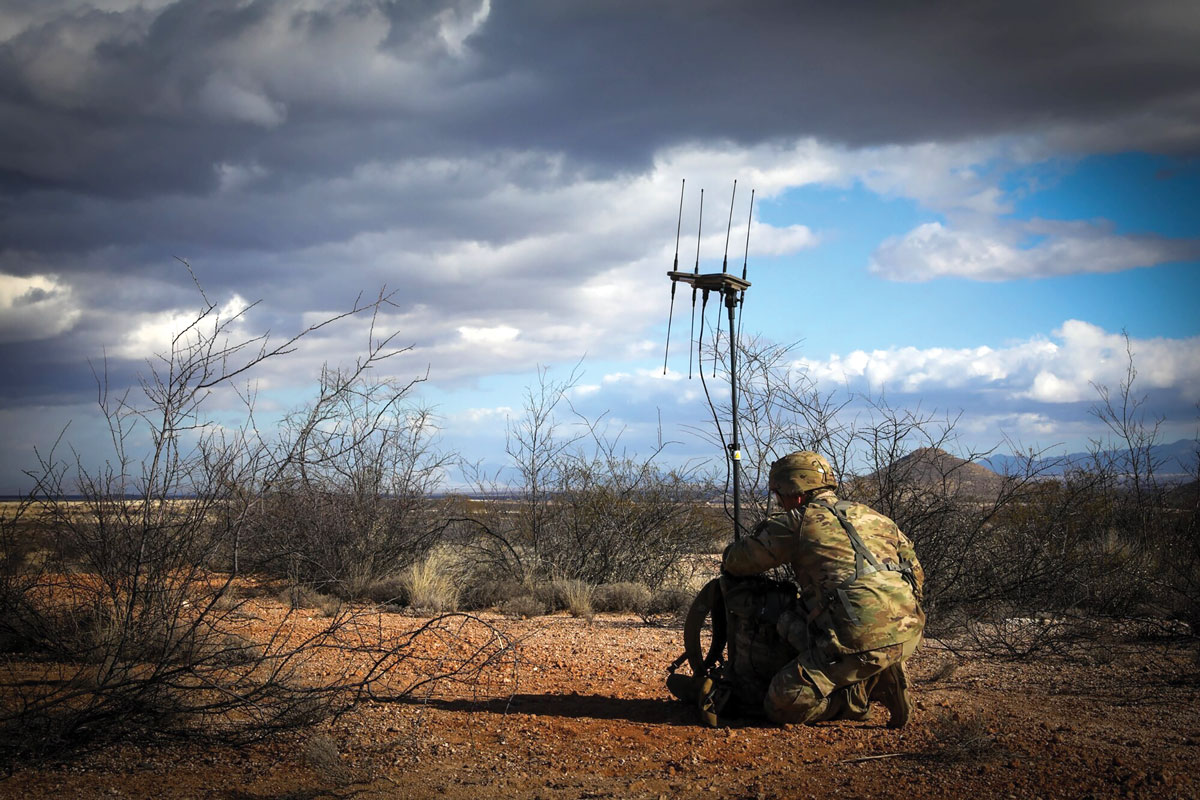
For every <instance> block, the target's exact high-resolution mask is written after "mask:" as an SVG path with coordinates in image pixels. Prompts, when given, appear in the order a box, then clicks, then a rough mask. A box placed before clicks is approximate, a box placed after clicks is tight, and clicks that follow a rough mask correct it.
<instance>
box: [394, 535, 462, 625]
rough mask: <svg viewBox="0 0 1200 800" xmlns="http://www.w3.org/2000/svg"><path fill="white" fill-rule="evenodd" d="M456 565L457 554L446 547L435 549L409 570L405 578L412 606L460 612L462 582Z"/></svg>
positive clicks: (432, 610) (433, 611)
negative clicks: (451, 553)
mask: <svg viewBox="0 0 1200 800" xmlns="http://www.w3.org/2000/svg"><path fill="white" fill-rule="evenodd" d="M456 567H457V563H456V561H455V559H454V557H453V556H451V555H450V554H449V553H447V552H446V551H444V550H434V551H432V552H430V553H429V555H428V556H426V557H425V559H424V560H422V561H418V562H416V563H415V564H413V565H412V566H410V567H409V568H408V569H406V570H405V571H404V574H403V575H402V576H401V580H402V581H403V582H404V588H405V589H406V591H407V594H408V605H409V607H410V608H412V609H415V610H420V611H427V612H431V613H434V614H441V613H444V612H446V611H457V610H458V606H459V585H460V584H459V580H458V575H457V569H456Z"/></svg>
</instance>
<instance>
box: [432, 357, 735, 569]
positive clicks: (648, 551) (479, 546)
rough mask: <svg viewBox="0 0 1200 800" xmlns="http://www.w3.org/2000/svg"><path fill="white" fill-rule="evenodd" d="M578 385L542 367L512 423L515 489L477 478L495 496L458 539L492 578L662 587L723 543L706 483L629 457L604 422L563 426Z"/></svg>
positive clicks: (465, 523)
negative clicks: (709, 505) (693, 557)
mask: <svg viewBox="0 0 1200 800" xmlns="http://www.w3.org/2000/svg"><path fill="white" fill-rule="evenodd" d="M577 379H578V373H577V372H576V373H572V375H571V376H569V377H568V378H567V379H566V380H563V381H553V380H551V379H550V378H549V376H548V375H547V373H546V372H545V371H544V370H543V371H542V372H541V374H540V379H539V382H538V385H537V386H535V387H530V388H528V389H527V390H526V397H525V403H524V409H523V414H522V416H520V417H519V418H517V419H514V420H510V422H509V426H508V443H507V451H508V455H509V457H510V460H511V463H512V466H513V471H514V472H515V474H516V476H517V480H518V486H517V489H516V490H515V491H502V484H501V483H500V482H499V481H498V480H497V479H496V478H494V477H493V478H487V477H485V476H482V475H479V474H476V477H475V482H476V488H477V491H478V492H479V493H480V494H490V495H492V496H494V497H495V498H496V499H495V500H494V501H489V502H487V503H483V504H480V506H479V507H475V508H472V509H471V510H470V511H469V513H467V514H464V516H463V517H462V518H461V519H458V520H456V523H457V526H458V527H457V529H456V540H457V541H458V542H459V543H460V545H461V546H463V547H465V548H468V549H469V550H471V551H472V553H473V558H474V560H475V562H476V563H477V564H479V565H480V568H481V571H485V572H486V573H487V574H489V575H491V576H493V577H495V576H506V577H508V578H510V579H514V580H518V581H522V582H529V581H534V582H545V581H547V580H552V579H555V578H565V579H572V580H580V581H584V582H586V583H589V584H592V585H596V584H601V583H611V582H619V581H639V582H643V583H646V584H648V585H650V586H658V585H660V584H662V583H663V582H664V581H668V580H671V579H674V578H676V577H677V575H678V573H679V571H680V570H681V568H682V564H683V563H684V562H685V561H686V559H688V558H689V557H690V556H691V555H692V554H693V553H695V552H696V551H698V550H705V549H708V548H710V547H711V546H712V541H713V539H714V538H716V532H715V530H714V521H715V520H714V519H713V515H712V514H711V513H709V512H708V510H707V509H706V508H705V507H704V504H703V502H702V501H703V498H704V496H705V488H704V485H703V483H702V482H701V481H700V480H699V475H698V473H697V472H696V470H694V469H691V468H683V469H676V470H667V469H663V468H660V467H659V466H658V465H657V464H656V463H655V458H656V457H657V456H658V453H657V452H656V453H654V454H653V455H651V456H650V457H649V458H638V457H635V456H632V455H630V454H628V453H626V452H625V451H623V450H622V449H620V446H619V441H620V436H621V432H620V431H610V430H609V427H608V426H607V424H606V423H605V422H604V420H603V418H601V419H599V420H590V419H587V418H586V417H584V416H583V415H580V414H578V413H574V420H573V422H572V423H571V424H570V425H567V424H565V423H563V422H562V421H561V420H560V419H559V417H558V416H557V415H558V414H560V413H561V412H562V411H563V409H564V408H565V409H567V410H570V411H571V412H574V409H572V408H571V407H570V403H569V400H568V399H567V393H568V391H569V390H570V389H571V387H572V386H574V384H575V382H576V381H577Z"/></svg>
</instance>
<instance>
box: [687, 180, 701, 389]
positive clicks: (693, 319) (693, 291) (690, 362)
mask: <svg viewBox="0 0 1200 800" xmlns="http://www.w3.org/2000/svg"><path fill="white" fill-rule="evenodd" d="M703 227H704V190H703V189H701V190H700V221H699V222H697V223H696V269H695V271H694V272H693V273H692V274H693V275H699V274H700V229H701V228H703ZM700 321H701V324H703V322H704V319H703V317H701V320H700ZM695 339H696V284H695V283H693V284H692V332H691V334H690V338H689V339H688V380H691V379H692V346H691V345H692V342H693V341H695Z"/></svg>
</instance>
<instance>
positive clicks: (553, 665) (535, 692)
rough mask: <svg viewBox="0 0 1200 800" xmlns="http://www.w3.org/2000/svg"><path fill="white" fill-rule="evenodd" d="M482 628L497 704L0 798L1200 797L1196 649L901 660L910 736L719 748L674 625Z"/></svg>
mask: <svg viewBox="0 0 1200 800" xmlns="http://www.w3.org/2000/svg"><path fill="white" fill-rule="evenodd" d="M256 602H259V601H256ZM259 613H260V614H261V617H260V622H261V623H262V624H268V623H269V622H270V621H271V618H272V617H273V616H276V615H279V614H281V613H282V612H281V610H280V609H278V608H272V607H271V606H270V603H268V602H267V601H262V602H261V603H259ZM385 619H386V620H387V621H388V622H387V624H388V625H392V626H395V627H397V628H398V629H403V628H406V627H411V626H414V625H416V624H418V623H419V622H420V620H417V619H415V618H412V617H405V616H400V615H385ZM487 619H488V621H489V622H491V623H492V624H495V625H496V626H498V627H500V628H501V629H503V630H504V631H505V632H506V633H507V634H508V635H509V636H511V637H514V638H515V639H517V640H519V641H520V644H519V653H520V656H521V658H522V664H521V666H520V668H519V669H518V670H517V671H516V672H515V674H514V673H510V674H509V677H507V681H508V683H505V680H506V679H505V677H503V676H501V675H499V674H498V675H496V676H495V681H496V683H495V685H494V687H493V688H492V689H491V690H490V697H491V698H492V699H489V698H488V697H481V696H480V695H479V692H476V691H472V690H471V689H470V688H469V687H458V688H455V687H444V688H443V689H441V690H439V692H438V693H437V694H434V695H431V696H428V697H424V698H420V699H417V700H413V701H411V702H405V703H386V704H384V703H369V704H365V705H363V706H361V707H360V708H359V709H358V710H356V711H355V712H354V713H352V714H351V715H349V716H347V717H344V718H342V719H340V720H338V721H336V722H333V723H327V724H324V725H321V726H318V727H317V728H315V729H313V730H309V731H303V732H299V733H295V734H289V735H287V736H284V737H281V738H277V739H274V740H272V741H269V742H264V743H260V744H256V745H252V746H248V747H245V748H241V749H235V748H232V747H220V746H212V747H199V746H197V745H195V744H191V745H171V746H155V747H137V746H126V747H121V748H115V749H112V750H109V751H105V752H102V753H97V754H93V755H90V756H87V757H84V758H82V759H80V760H76V761H73V762H70V763H67V764H64V765H58V766H50V767H43V768H41V769H36V770H22V771H17V772H16V773H15V774H13V775H10V776H8V777H7V778H5V779H3V780H0V798H38V797H64V798H67V797H69V798H76V797H78V798H93V797H94V798H120V797H127V798H205V800H250V799H251V798H264V799H265V798H277V799H278V800H283V798H294V799H296V800H298V799H299V798H316V797H347V798H348V797H356V798H426V797H428V798H434V797H444V798H449V799H450V800H485V798H508V797H521V798H607V797H613V798H616V797H619V798H659V797H665V798H671V797H677V796H680V795H682V794H684V793H690V792H699V793H701V796H704V797H711V798H806V797H813V798H818V797H819V798H824V797H834V796H836V797H883V796H895V797H920V798H926V797H928V798H941V797H945V798H961V797H963V796H973V797H976V798H982V797H1005V798H1009V797H1011V798H1027V797H1039V798H1041V797H1070V798H1086V797H1155V798H1182V797H1200V702H1198V699H1200V698H1198V696H1200V664H1197V662H1196V655H1195V652H1194V650H1193V651H1185V650H1183V649H1175V650H1172V649H1171V648H1168V647H1166V646H1162V645H1155V646H1150V645H1146V646H1145V647H1143V648H1142V649H1141V650H1140V651H1134V652H1131V653H1114V654H1112V655H1111V656H1110V657H1111V659H1112V660H1111V662H1110V663H1107V664H1092V665H1087V664H1059V663H1055V664H1051V665H1038V664H1020V665H1018V664H1011V663H1000V662H988V661H982V660H963V661H959V660H956V659H955V657H954V656H952V655H951V654H950V652H949V651H948V650H947V649H946V648H944V647H941V646H939V645H938V644H937V643H936V642H927V643H926V645H925V646H924V647H923V648H922V650H921V651H920V652H919V653H918V654H917V656H916V657H915V658H914V659H913V661H912V662H910V664H911V666H910V675H911V677H912V679H913V692H914V695H915V698H916V704H917V707H916V711H915V713H914V718H913V720H912V721H911V722H910V723H909V725H908V726H907V727H906V728H904V729H903V730H900V731H892V730H888V729H886V728H885V727H884V723H885V722H886V720H887V712H886V711H884V710H883V709H878V710H877V711H876V714H875V716H874V717H873V718H872V719H871V720H868V721H866V722H835V723H823V724H820V725H816V726H812V727H805V726H789V727H786V728H778V727H772V726H767V725H765V724H763V725H759V724H752V725H745V726H738V727H732V728H727V729H721V730H711V729H706V728H702V727H700V726H699V725H697V724H696V721H695V717H694V714H693V711H692V709H690V708H688V707H686V706H684V705H683V704H681V703H678V702H676V701H674V700H673V699H672V698H671V697H670V696H669V695H668V693H667V692H666V690H665V688H664V685H663V681H664V678H665V674H666V673H665V666H666V664H667V663H669V662H670V661H671V660H672V659H673V658H674V656H675V655H677V654H678V652H679V650H680V647H681V644H680V641H681V633H680V630H679V629H678V628H677V627H674V628H673V627H654V626H647V625H645V624H643V623H642V621H641V620H640V619H637V618H633V617H618V616H608V615H601V616H597V617H596V618H595V619H594V620H592V621H591V622H588V621H586V620H583V619H575V618H571V617H568V616H563V615H559V616H551V617H540V618H535V619H530V620H506V619H503V618H501V617H498V616H495V615H491V616H488V617H487ZM299 624H302V625H303V624H306V623H305V622H304V620H300V621H299ZM311 624H312V625H314V626H315V625H317V624H319V623H318V621H316V620H312V621H311ZM951 666H953V667H954V668H953V669H952V670H951V669H950V667H951ZM947 673H948V674H947ZM514 675H515V677H514ZM498 690H499V691H498ZM501 692H503V694H505V695H507V694H509V693H511V699H510V700H507V699H499V700H498V699H495V698H496V697H497V695H498V694H500V693H501Z"/></svg>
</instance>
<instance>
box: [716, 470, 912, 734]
mask: <svg viewBox="0 0 1200 800" xmlns="http://www.w3.org/2000/svg"><path fill="white" fill-rule="evenodd" d="M836 487H837V477H836V476H835V475H834V473H833V468H832V467H831V466H830V465H829V462H828V461H826V460H825V458H824V457H822V456H821V455H819V454H817V453H814V452H812V451H807V450H805V451H800V452H797V453H792V454H791V455H788V456H786V457H784V458H781V459H780V460H778V461H776V462H775V463H774V464H772V465H771V473H770V483H769V488H770V490H771V491H772V492H774V493H775V495H776V496H777V497H778V498H779V504H780V506H781V507H782V508H783V510H784V511H783V513H782V514H777V515H774V516H772V517H770V518H769V519H767V520H765V521H764V522H763V523H762V524H760V525H759V526H758V528H757V529H756V530H755V534H754V536H752V537H748V538H745V539H741V540H740V541H736V542H734V543H733V544H731V545H729V547H727V548H726V549H725V555H724V559H723V564H722V570H723V571H724V572H725V573H727V574H729V575H737V576H744V575H754V574H757V573H759V572H763V571H764V570H768V569H771V568H773V567H777V566H780V565H782V564H789V565H791V567H792V570H793V572H794V574H795V578H796V583H797V585H798V586H799V589H800V600H801V604H800V607H799V608H797V609H795V610H792V611H788V612H785V613H784V614H783V616H782V617H781V618H780V620H779V623H778V626H777V629H778V632H779V634H780V635H781V636H783V637H784V638H785V639H787V640H788V642H789V643H790V644H791V645H792V646H793V647H795V648H796V650H797V652H799V655H798V656H797V657H796V658H795V659H793V660H792V661H791V662H789V663H788V664H787V665H786V666H785V667H784V668H783V669H781V670H780V671H779V672H778V673H776V674H775V677H774V678H773V679H772V680H771V684H770V687H769V689H768V690H767V695H766V698H765V700H764V703H763V705H764V709H765V711H766V713H767V716H768V717H770V718H771V719H772V720H774V721H776V722H780V723H787V722H795V723H806V722H819V721H821V720H829V719H863V718H865V717H866V715H867V707H868V704H869V701H870V700H872V699H875V700H879V701H881V702H882V703H883V704H884V706H885V707H886V708H887V709H888V712H889V713H890V715H891V716H890V719H889V720H888V727H889V728H898V727H901V726H903V725H904V724H905V722H907V721H908V716H909V713H910V711H911V704H910V702H909V699H908V694H907V691H906V689H907V685H908V680H907V677H906V675H905V671H904V662H905V660H907V659H908V658H909V656H911V655H912V654H913V652H915V651H916V649H917V645H918V644H920V642H921V633H922V631H923V630H924V626H925V614H924V612H923V611H922V610H921V604H920V601H921V586H922V583H923V582H924V574H923V573H922V571H921V565H920V562H918V561H917V556H916V553H914V552H913V547H912V543H911V542H910V541H909V540H908V538H907V537H906V536H905V535H904V534H903V533H901V532H900V529H899V528H898V527H896V523H894V522H892V520H890V519H888V518H887V517H885V516H884V515H882V514H879V513H878V512H876V511H873V510H872V509H870V508H869V507H867V506H865V505H862V504H861V503H851V502H848V501H845V500H838V498H837V496H836V495H835V494H834V492H833V490H834V489H835V488H836Z"/></svg>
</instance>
